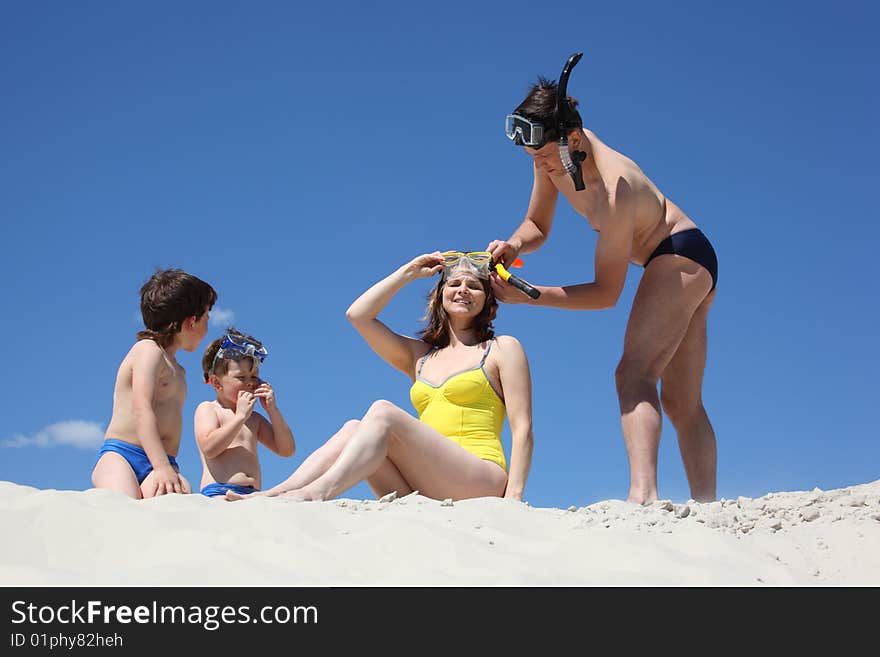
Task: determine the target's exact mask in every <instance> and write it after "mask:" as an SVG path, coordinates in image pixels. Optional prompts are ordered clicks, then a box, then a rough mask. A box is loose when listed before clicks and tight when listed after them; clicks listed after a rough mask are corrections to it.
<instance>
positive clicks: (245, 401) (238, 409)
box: [235, 390, 257, 420]
mask: <svg viewBox="0 0 880 657" xmlns="http://www.w3.org/2000/svg"><path fill="white" fill-rule="evenodd" d="M256 403H257V398H256V397H255V396H254V395H253V393H250V392H248V391H247V390H239V391H238V399H237V400H236V404H235V414H236V415H237V416H238V417H240V418H243V419H245V420H247V419H248V418H249V417H250V416H251V413H253V411H254V404H256Z"/></svg>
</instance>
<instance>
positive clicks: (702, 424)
mask: <svg viewBox="0 0 880 657" xmlns="http://www.w3.org/2000/svg"><path fill="white" fill-rule="evenodd" d="M714 298H715V293H714V292H713V293H712V294H710V295H709V296H708V297H707V298H706V299H705V300H704V301H703V303H701V304H700V307H699V308H697V311H696V312H695V313H694V316H693V317H692V318H691V323H690V326H689V327H688V330H687V333H686V334H685V336H684V339H683V340H682V341H681V344H680V345H679V347H678V350H677V351H676V352H675V355H674V356H673V357H672V360H670V361H669V365H667V366H666V369H665V370H664V371H663V375H662V376H661V384H660V385H661V387H660V401H661V403H662V405H663V410H664V411H665V412H666V415H667V416H668V417H669V419H670V421H671V422H672V424H673V425H674V426H675V431H676V433H677V434H678V447H679V450H680V451H681V460H682V462H683V463H684V469H685V472H686V473H687V478H688V484H689V485H690V490H691V497H692V498H693V499H695V500H696V501H698V502H711V501H713V500H714V499H715V481H716V471H717V452H716V445H715V431H714V430H713V429H712V424H711V423H710V422H709V416H708V415H707V414H706V409H705V408H704V407H703V392H702V390H703V371H704V370H705V367H706V318H707V316H708V314H709V307H710V306H711V305H712V300H713V299H714Z"/></svg>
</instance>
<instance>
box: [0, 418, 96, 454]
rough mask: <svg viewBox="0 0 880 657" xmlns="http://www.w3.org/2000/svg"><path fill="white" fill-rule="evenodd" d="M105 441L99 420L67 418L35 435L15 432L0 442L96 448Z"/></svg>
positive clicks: (26, 445)
mask: <svg viewBox="0 0 880 657" xmlns="http://www.w3.org/2000/svg"><path fill="white" fill-rule="evenodd" d="M102 442H104V429H103V427H102V426H101V425H100V424H98V423H97V422H89V421H87V420H67V421H66V422H56V423H55V424H50V425H49V426H48V427H46V428H45V429H42V430H40V431H38V432H37V433H35V434H34V435H33V436H25V435H24V434H20V433H19V434H15V435H14V436H13V437H12V438H7V439H5V440H3V441H2V442H0V447H32V446H36V447H56V446H57V445H71V446H73V447H79V448H80V449H94V448H96V447H98V446H99V445H101V443H102Z"/></svg>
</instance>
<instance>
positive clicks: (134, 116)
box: [0, 1, 880, 508]
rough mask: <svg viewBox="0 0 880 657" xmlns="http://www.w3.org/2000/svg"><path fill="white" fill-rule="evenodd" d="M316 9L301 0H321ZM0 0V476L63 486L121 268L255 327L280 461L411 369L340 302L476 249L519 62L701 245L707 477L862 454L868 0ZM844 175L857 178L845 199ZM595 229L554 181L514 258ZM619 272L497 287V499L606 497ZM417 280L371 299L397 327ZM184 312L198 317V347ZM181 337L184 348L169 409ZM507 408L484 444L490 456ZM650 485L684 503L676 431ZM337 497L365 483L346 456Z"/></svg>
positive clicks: (869, 388) (108, 340) (812, 471)
mask: <svg viewBox="0 0 880 657" xmlns="http://www.w3.org/2000/svg"><path fill="white" fill-rule="evenodd" d="M322 7H326V5H322ZM436 7H437V5H428V4H426V3H404V2H394V3H390V2H385V3H369V4H368V3H361V2H347V1H345V2H338V3H334V4H333V9H332V10H331V9H328V8H318V3H313V6H310V7H308V6H303V5H302V4H301V3H298V4H296V5H294V4H293V3H282V2H258V3H249V4H247V5H246V6H245V5H242V4H240V3H227V2H210V3H208V2H186V3H164V2H158V3H133V2H124V3H111V2H80V3H62V2H32V3H25V2H7V3H3V5H2V7H0V62H2V64H0V90H2V91H0V94H2V98H3V101H2V103H0V221H2V227H3V243H4V245H5V248H4V257H3V258H2V259H0V280H2V281H3V283H2V285H3V298H4V300H5V303H4V310H3V317H4V320H3V322H2V323H0V343H2V344H4V345H6V346H7V349H6V359H5V366H4V376H2V377H0V398H2V399H3V416H2V421H0V480H5V481H12V482H16V483H19V484H26V485H30V486H36V487H40V488H55V489H80V490H81V489H85V488H87V487H88V486H89V485H90V483H89V473H90V471H91V468H92V466H93V464H94V460H95V453H96V447H97V443H99V442H100V439H101V437H102V435H103V430H104V428H105V427H106V425H107V423H108V421H109V418H110V412H111V406H112V391H113V382H114V377H115V372H116V368H117V366H118V364H119V361H120V360H121V358H122V357H123V356H124V355H125V353H126V352H127V350H128V349H129V347H130V346H131V344H132V342H133V339H134V334H135V332H136V331H137V330H138V329H139V328H140V323H139V313H138V290H139V288H140V286H141V284H142V283H143V282H144V280H146V278H147V277H148V276H149V275H150V274H151V273H152V272H153V271H154V270H155V269H156V268H157V267H170V266H175V267H181V268H183V269H185V270H187V271H190V272H192V273H194V274H196V275H198V276H199V277H201V278H203V279H205V280H207V281H208V282H210V283H211V284H212V285H213V286H214V287H215V288H216V289H217V290H218V292H219V300H218V303H217V306H216V308H215V312H214V322H213V324H212V327H211V329H210V333H209V338H212V337H214V336H217V335H220V334H221V333H222V330H223V328H224V327H225V323H224V322H223V320H229V321H232V322H233V323H234V324H235V325H236V326H237V327H239V328H240V329H242V330H245V331H247V332H250V333H252V334H254V335H256V336H258V337H260V338H262V339H263V340H264V341H265V343H266V344H267V346H268V347H269V350H270V356H269V358H268V359H267V360H266V363H265V365H264V367H263V370H262V374H263V376H264V378H266V379H267V380H269V381H270V382H272V384H273V386H274V387H275V389H276V392H277V396H278V401H279V405H280V407H281V409H282V410H283V411H284V413H285V415H286V417H287V419H288V421H289V423H290V425H291V427H292V428H293V430H294V435H295V436H296V439H297V444H298V449H297V453H296V454H295V455H294V456H293V457H292V458H289V459H282V458H279V457H277V456H275V455H274V454H271V453H268V452H265V451H264V452H262V463H263V471H264V480H265V482H266V484H271V483H274V482H276V481H278V480H280V479H282V478H283V477H285V476H286V475H287V474H288V473H289V472H291V471H292V470H293V469H294V468H295V467H296V466H298V465H299V464H300V463H301V462H302V460H303V459H304V458H305V457H306V456H307V455H308V454H309V453H310V452H311V451H312V450H313V449H315V448H316V447H317V446H319V445H320V444H321V443H322V442H323V441H324V440H325V439H326V438H327V437H329V436H330V435H331V434H332V433H333V432H334V431H335V430H336V429H337V428H338V427H339V426H340V425H341V424H342V423H343V422H345V421H346V420H347V419H349V418H354V417H360V416H361V415H362V414H363V413H364V412H365V411H366V409H367V408H368V407H369V405H370V403H371V402H372V401H374V400H376V399H380V398H384V399H389V400H391V401H393V402H395V403H397V404H399V405H401V406H402V407H404V408H407V409H408V410H412V409H411V406H410V403H409V396H408V388H409V381H408V380H407V379H406V377H404V376H403V375H401V374H400V373H398V372H397V371H395V370H393V369H392V368H390V367H389V366H388V365H386V364H384V363H383V362H382V361H381V360H380V359H379V358H378V357H377V356H376V355H375V354H374V353H373V352H372V351H371V350H370V349H369V347H367V346H366V344H365V343H364V342H362V340H361V339H360V337H359V336H358V334H357V333H356V332H355V331H354V329H353V328H351V326H350V325H349V324H348V322H347V321H346V319H345V317H344V311H345V308H346V307H347V306H348V305H349V303H350V302H351V301H352V300H354V299H355V298H356V297H357V296H358V294H360V292H362V291H363V290H364V289H366V288H367V287H368V286H369V285H371V284H372V283H374V282H375V281H377V280H379V279H380V278H382V277H383V276H385V275H386V274H388V273H389V272H391V271H392V270H393V269H394V268H396V267H397V266H398V265H400V264H402V263H403V262H405V261H407V260H409V259H410V258H411V257H413V256H415V255H417V254H419V253H423V252H428V251H433V250H435V249H440V250H445V249H451V248H460V249H481V248H483V247H485V246H486V244H487V243H488V242H489V241H490V240H492V239H495V238H505V237H507V236H508V235H509V234H510V233H511V232H512V231H513V230H514V229H515V228H516V227H517V225H518V224H519V222H520V221H521V219H522V217H523V214H524V212H525V210H526V205H527V202H528V198H529V193H530V189H531V166H530V160H529V158H528V156H527V155H525V154H524V153H523V152H522V151H521V150H519V149H516V148H515V147H513V146H512V145H511V144H510V143H509V142H508V140H507V139H506V138H505V136H504V133H503V120H504V115H505V114H506V113H507V112H509V111H511V110H512V109H513V107H515V106H516V105H517V104H518V103H519V101H520V100H521V99H522V97H523V96H524V94H525V92H526V90H527V88H528V86H529V85H530V84H531V83H532V82H533V81H534V80H535V78H536V77H537V76H538V75H544V76H546V77H551V78H555V77H556V76H557V75H558V74H559V71H560V70H561V68H562V65H563V63H564V62H565V60H566V58H567V57H568V55H569V54H571V53H572V52H575V51H582V52H583V53H584V57H583V59H582V61H581V63H580V64H579V65H578V67H577V68H576V69H575V71H574V73H573V75H572V78H571V81H570V83H569V93H570V94H572V95H574V96H576V97H577V98H578V99H579V100H580V103H581V111H582V115H583V117H584V121H585V123H586V124H587V126H588V127H590V128H591V129H593V130H594V131H595V132H596V133H597V135H598V136H599V137H600V138H601V139H603V140H604V141H605V142H606V143H608V144H609V145H610V146H612V147H614V148H616V149H618V150H620V151H621V152H623V153H625V154H626V155H628V156H630V157H632V158H633V159H635V160H636V162H638V163H639V164H640V166H641V167H642V169H643V170H644V171H645V172H646V174H647V175H648V176H649V177H650V178H651V179H652V180H653V181H654V182H655V183H656V184H657V185H658V186H659V187H660V189H661V190H662V191H663V192H664V193H665V194H666V195H667V196H668V197H669V198H670V199H671V200H673V201H674V202H675V203H677V204H678V205H679V206H681V207H682V208H683V209H684V210H685V211H686V212H687V213H688V214H689V215H690V216H691V217H692V218H693V219H694V220H695V221H696V222H697V224H698V225H699V226H700V227H701V228H702V229H703V231H704V232H705V233H706V234H707V235H708V236H709V238H710V239H711V240H712V241H713V243H714V245H715V248H716V250H717V252H718V256H719V263H720V264H719V270H720V275H719V288H718V297H717V299H716V302H715V305H714V308H713V311H712V313H711V315H710V319H709V356H708V365H707V370H706V376H705V386H704V397H705V403H706V407H707V409H708V411H709V414H710V418H711V420H712V422H713V425H714V427H715V430H716V433H717V437H718V456H719V469H718V495H719V497H728V498H732V497H737V496H739V495H745V496H749V497H757V496H760V495H763V494H765V493H767V492H770V491H779V490H805V489H811V488H813V487H816V486H818V487H820V488H823V489H828V488H834V487H840V486H847V485H851V484H856V483H864V482H868V481H873V480H875V479H877V478H878V476H880V475H878V463H880V442H878V440H877V438H878V430H877V426H876V422H875V419H876V411H875V409H876V401H875V400H876V392H875V381H876V371H877V367H878V365H880V359H878V349H877V340H876V335H877V325H878V320H880V316H878V303H877V296H876V291H875V290H874V279H875V276H876V273H875V267H876V264H875V262H876V258H877V255H876V254H877V251H878V244H880V229H878V227H877V221H876V216H877V212H876V200H875V197H874V192H875V189H876V185H877V180H878V173H880V171H878V165H877V164H876V157H877V155H876V154H877V152H878V147H880V139H878V129H877V123H876V119H877V116H878V114H880V112H878V110H880V103H878V99H880V94H878V84H877V76H876V66H877V64H878V62H880V57H878V55H880V48H878V45H877V39H876V36H875V34H874V33H873V32H874V29H873V26H875V25H876V24H877V19H878V13H880V12H878V10H877V9H876V8H875V7H874V6H872V5H871V4H870V3H868V2H838V3H833V4H828V3H818V2H785V3H782V2H780V3H775V2H774V3H758V2H743V3H736V4H735V5H732V6H729V7H727V6H724V7H715V6H712V3H701V2H673V3H653V2H643V3H639V2H637V3H619V4H618V5H617V6H612V5H611V4H609V3H601V4H600V3H591V2H579V3H556V2H544V3H540V5H539V4H534V3H524V2H516V1H507V2H503V3H502V2H494V1H493V2H486V3H463V2H457V1H454V2H446V3H444V4H443V9H442V11H441V10H438V9H437V8H436ZM872 201H874V202H873V203H872ZM594 246H595V234H594V233H593V231H592V230H591V229H590V228H589V226H588V224H587V222H586V220H584V219H583V218H582V217H579V216H578V215H576V214H575V213H574V212H573V211H572V210H571V208H570V207H568V206H567V205H566V204H564V202H561V203H560V204H559V207H558V209H557V213H556V219H555V222H554V227H553V232H552V234H551V236H550V239H549V240H548V242H547V243H546V244H545V245H544V247H543V248H542V249H541V250H539V251H538V252H536V253H534V254H532V255H529V256H527V257H526V258H525V263H526V266H525V268H524V269H523V270H521V272H520V273H521V274H522V275H523V276H524V277H525V278H527V279H530V280H532V281H533V282H535V283H540V284H570V283H578V282H586V281H589V280H591V277H592V272H593V255H592V254H593V248H594ZM640 272H641V270H640V269H639V268H637V267H631V268H630V272H629V276H628V279H627V284H626V288H625V290H624V292H623V295H622V297H621V298H620V301H619V303H618V305H617V306H616V307H615V308H613V309H610V310H604V311H595V312H585V311H582V312H572V311H562V310H554V309H543V308H527V307H524V306H504V307H502V308H501V309H500V310H499V314H498V319H497V321H496V329H497V330H498V332H499V333H502V334H512V335H515V336H516V337H517V338H519V340H520V341H521V342H522V344H523V345H524V347H525V349H526V353H527V355H528V356H529V359H530V363H531V369H532V377H533V385H534V429H535V452H534V460H533V464H532V471H531V475H530V477H529V481H528V485H527V488H526V494H525V498H526V499H527V500H528V501H529V502H530V503H531V504H532V505H533V506H556V507H563V508H564V507H567V506H569V505H577V506H581V505H586V504H591V503H594V502H596V501H599V500H602V499H609V498H616V499H621V498H625V496H626V493H627V486H628V469H627V462H626V456H625V450H624V447H623V440H622V436H621V432H620V424H619V417H618V412H617V400H616V395H615V391H614V379H613V372H614V367H615V365H616V363H617V359H618V358H619V356H620V351H621V346H622V338H623V330H624V326H625V323H626V318H627V314H628V312H629V307H630V304H631V302H632V297H633V295H634V292H635V289H636V286H637V284H638V280H639V275H640ZM430 286H431V283H430V282H428V281H420V282H416V283H414V284H412V285H410V286H408V287H407V288H405V289H404V290H403V291H402V292H401V293H400V294H399V295H398V296H397V297H396V298H395V299H394V300H393V301H392V303H391V304H390V305H389V307H388V308H387V309H386V311H385V312H384V313H383V314H382V316H381V318H382V319H383V320H385V321H386V322H387V323H388V324H389V325H391V326H392V327H393V328H394V329H396V330H398V331H399V332H403V333H407V334H410V335H413V334H414V333H415V332H416V331H417V330H418V328H419V327H420V321H419V320H420V318H421V317H422V313H423V310H424V296H425V294H426V293H427V292H428V290H429V289H430ZM207 343H208V340H206V341H205V343H204V345H203V346H207ZM200 356H201V349H200V350H199V351H197V352H195V353H192V354H189V353H184V352H181V353H180V354H179V360H180V362H181V364H182V365H183V366H184V367H185V368H186V369H187V377H188V383H189V397H188V399H187V402H186V405H185V407H184V418H183V419H184V422H183V436H182V441H181V449H180V453H179V455H178V460H179V461H180V463H181V464H182V471H183V473H184V475H186V476H187V477H188V478H189V479H190V480H191V481H193V482H196V483H197V482H198V479H199V476H200V466H199V461H198V454H197V450H196V447H195V440H194V438H193V433H192V416H193V412H194V410H195V407H196V405H197V404H198V403H199V402H200V401H202V400H204V399H208V398H211V394H210V393H211V390H210V389H209V388H208V387H207V386H205V385H204V384H202V383H201V379H200V368H199V360H200ZM509 438H510V434H509V429H508V428H505V431H504V434H503V439H504V443H505V449H506V451H507V452H508V454H509V449H510V443H509ZM659 481H660V495H661V497H665V498H671V499H674V500H682V501H683V500H686V499H687V498H688V497H689V494H688V488H687V482H686V479H685V476H684V471H683V468H682V465H681V461H680V458H679V455H678V447H677V444H676V439H675V433H674V431H673V430H672V427H671V426H670V425H668V424H667V425H665V427H664V434H663V439H662V442H661V447H660V466H659ZM346 496H348V497H360V498H366V497H371V493H370V491H369V489H368V488H367V487H366V486H365V485H363V484H360V485H358V486H357V487H356V488H354V489H352V490H351V491H349V493H347V494H346Z"/></svg>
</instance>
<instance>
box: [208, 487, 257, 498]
mask: <svg viewBox="0 0 880 657" xmlns="http://www.w3.org/2000/svg"><path fill="white" fill-rule="evenodd" d="M228 490H231V491H232V492H233V493H238V494H239V495H249V494H250V493H255V492H257V489H256V488H254V487H253V486H239V485H238V484H208V485H207V486H205V487H204V488H203V489H202V495H204V496H205V497H217V496H219V495H226V491H228Z"/></svg>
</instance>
